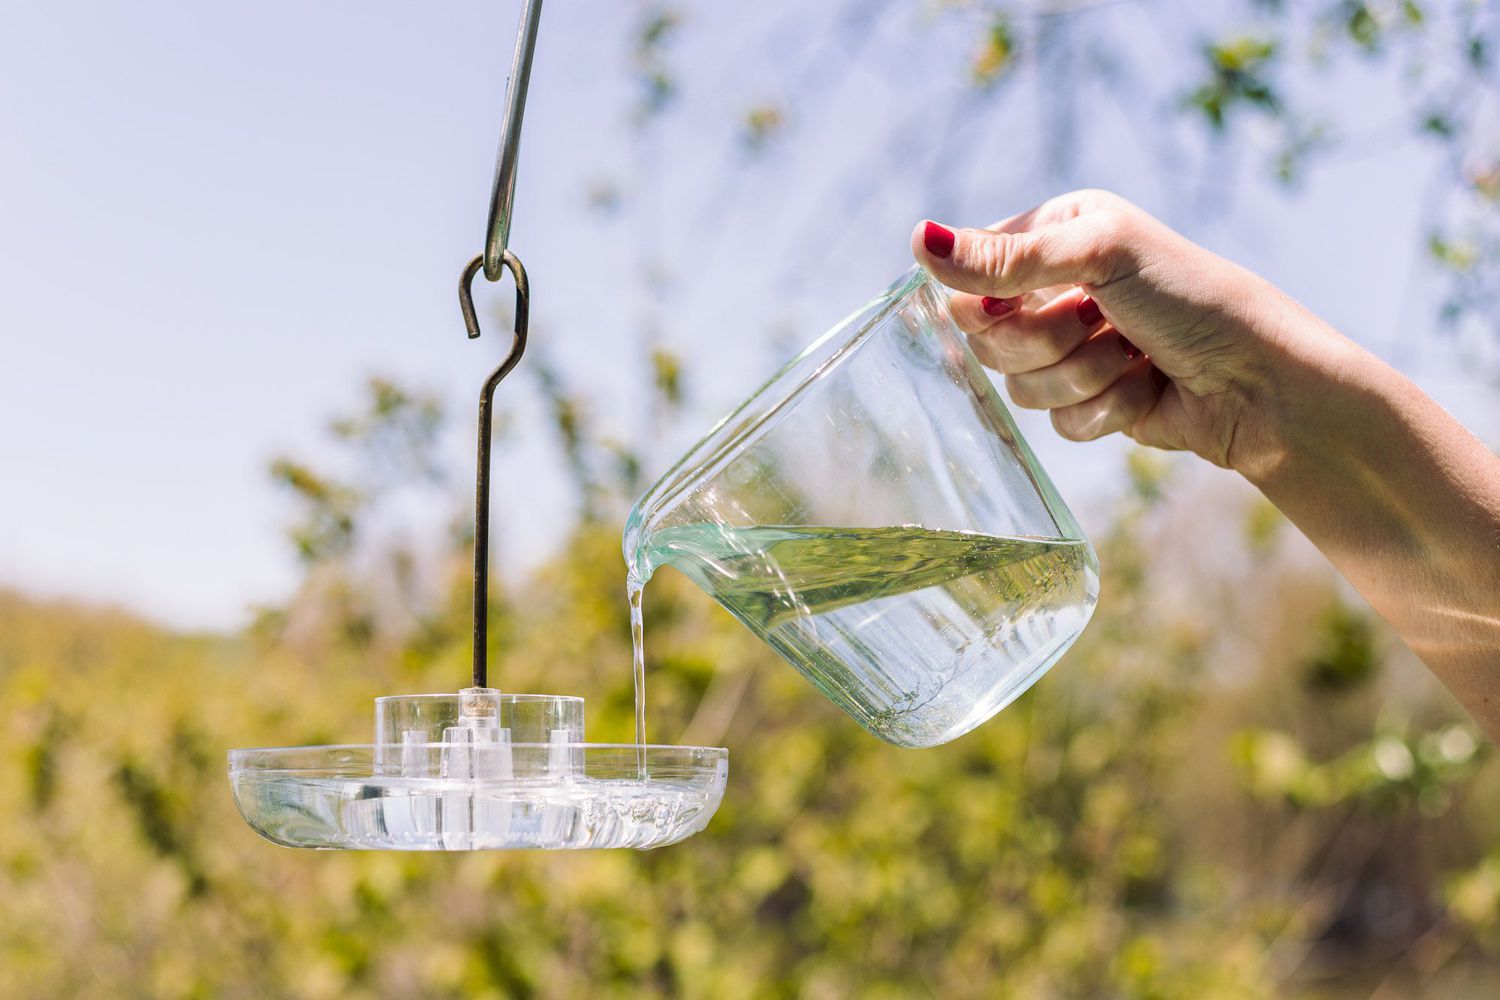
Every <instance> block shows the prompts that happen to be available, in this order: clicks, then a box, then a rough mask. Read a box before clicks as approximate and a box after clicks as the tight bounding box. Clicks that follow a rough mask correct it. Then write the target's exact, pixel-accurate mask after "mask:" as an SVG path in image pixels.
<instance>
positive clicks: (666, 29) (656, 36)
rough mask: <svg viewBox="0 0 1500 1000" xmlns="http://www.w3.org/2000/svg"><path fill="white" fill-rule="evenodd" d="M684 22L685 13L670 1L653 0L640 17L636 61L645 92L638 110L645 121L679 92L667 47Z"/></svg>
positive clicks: (670, 101) (658, 111)
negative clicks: (654, 0)
mask: <svg viewBox="0 0 1500 1000" xmlns="http://www.w3.org/2000/svg"><path fill="white" fill-rule="evenodd" d="M680 26H681V15H680V14H679V13H678V11H677V9H676V7H674V6H672V5H669V4H661V3H653V4H651V5H650V6H649V7H648V8H647V10H646V12H645V15H644V16H643V17H642V19H641V21H640V26H639V28H638V29H637V32H636V41H635V52H634V63H635V74H636V80H637V82H638V84H639V87H640V94H641V96H640V102H639V105H638V110H637V114H638V118H639V120H640V121H642V122H646V121H650V120H651V119H652V118H655V117H656V116H657V115H660V114H661V113H662V112H663V111H665V110H666V109H667V107H668V106H669V105H670V104H671V103H672V100H673V99H674V98H675V97H676V96H677V87H678V83H677V77H676V75H675V74H674V73H673V71H672V69H671V66H670V64H669V62H668V60H667V50H668V48H669V47H670V45H671V42H672V39H673V37H674V36H675V35H676V33H677V30H678V28H679V27H680Z"/></svg>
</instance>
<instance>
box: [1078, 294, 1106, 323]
mask: <svg viewBox="0 0 1500 1000" xmlns="http://www.w3.org/2000/svg"><path fill="white" fill-rule="evenodd" d="M1076 308H1077V309H1078V322H1080V323H1082V324H1083V325H1084V326H1093V325H1094V324H1095V323H1097V322H1099V321H1100V320H1101V319H1103V318H1104V313H1102V312H1100V311H1099V303H1097V302H1095V301H1094V300H1093V299H1092V298H1090V297H1089V296H1087V295H1085V296H1084V297H1083V298H1081V299H1079V300H1078V305H1077V307H1076Z"/></svg>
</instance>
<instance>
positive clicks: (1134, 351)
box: [1120, 337, 1141, 361]
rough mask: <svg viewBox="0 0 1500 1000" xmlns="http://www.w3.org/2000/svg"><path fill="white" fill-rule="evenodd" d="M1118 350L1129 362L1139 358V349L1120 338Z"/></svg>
mask: <svg viewBox="0 0 1500 1000" xmlns="http://www.w3.org/2000/svg"><path fill="white" fill-rule="evenodd" d="M1120 350H1122V351H1124V352H1125V356H1126V357H1127V358H1129V359H1130V360H1131V361H1134V360H1135V359H1136V358H1138V357H1140V356H1141V349H1140V348H1139V347H1136V346H1135V345H1134V344H1132V343H1131V342H1130V341H1128V340H1126V339H1125V338H1124V337H1121V338H1120Z"/></svg>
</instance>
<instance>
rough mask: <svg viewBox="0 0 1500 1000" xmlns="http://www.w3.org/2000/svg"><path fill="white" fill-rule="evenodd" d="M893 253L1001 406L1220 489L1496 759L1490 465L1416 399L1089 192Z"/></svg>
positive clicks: (1499, 473) (1272, 292) (1499, 716)
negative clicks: (1310, 560)
mask: <svg viewBox="0 0 1500 1000" xmlns="http://www.w3.org/2000/svg"><path fill="white" fill-rule="evenodd" d="M912 252H913V253H914V254H915V255H916V258H917V260H918V262H919V263H921V264H922V265H924V266H925V267H927V268H929V269H930V270H931V271H932V273H933V274H934V275H935V276H936V277H937V278H938V280H940V281H941V282H943V284H945V285H947V286H949V287H950V288H952V289H953V290H954V294H953V296H952V305H953V314H954V316H955V317H956V319H957V321H958V325H959V326H960V327H961V328H963V330H964V331H965V332H966V333H967V334H968V335H969V343H970V345H971V346H972V347H973V349H974V353H975V355H976V356H977V357H978V358H979V360H980V361H981V362H983V363H984V364H985V365H987V366H989V367H990V368H993V369H995V370H997V371H1000V372H1003V373H1004V374H1005V384H1006V388H1007V390H1008V391H1009V393H1010V396H1011V398H1012V399H1013V400H1014V401H1015V403H1016V405H1018V406H1023V407H1028V408H1032V409H1046V410H1050V411H1051V415H1052V424H1053V426H1054V427H1056V428H1057V430H1058V432H1059V433H1060V434H1062V435H1063V436H1064V437H1066V438H1070V439H1073V440H1076V441H1086V440H1091V439H1093V438H1098V437H1102V436H1103V435H1105V434H1110V433H1116V432H1118V433H1123V434H1126V435H1128V436H1129V437H1131V438H1133V439H1134V440H1136V441H1137V442H1139V443H1140V444H1143V445H1149V446H1153V447H1157V448H1169V449H1180V450H1187V451H1192V452H1194V453H1196V454H1198V455H1200V456H1202V457H1203V458H1206V459H1208V460H1209V461H1211V462H1213V463H1214V464H1216V465H1220V466H1224V467H1226V468H1230V469H1233V470H1235V471H1236V472H1239V473H1240V474H1241V475H1243V476H1244V477H1245V478H1246V479H1248V480H1249V481H1250V482H1251V483H1253V484H1254V485H1255V486H1256V487H1257V488H1258V489H1260V491H1261V492H1262V493H1264V494H1265V496H1266V497H1267V498H1268V499H1269V500H1270V501H1271V502H1272V503H1273V504H1275V505H1276V506H1277V507H1278V508H1279V509H1280V510H1281V511H1282V513H1284V514H1285V515H1286V516H1287V517H1288V518H1289V519H1290V520H1291V521H1292V522H1293V523H1294V524H1296V525H1297V527H1298V528H1300V529H1301V530H1302V531H1303V532H1304V533H1305V534H1306V535H1307V537H1308V538H1310V539H1311V540H1312V541H1313V543H1314V544H1315V545H1317V546H1318V548H1319V549H1320V550H1322V552H1323V553H1324V555H1326V556H1327V557H1328V559H1329V560H1330V561H1332V562H1333V564H1334V565H1335V566H1336V567H1337V568H1338V569H1339V571H1340V572H1341V573H1343V574H1344V576H1345V577H1346V578H1348V580H1349V581H1350V582H1351V583H1352V584H1353V585H1354V586H1355V587H1356V588H1357V589H1358V590H1359V592H1360V593H1361V594H1362V595H1364V597H1365V599H1366V600H1368V601H1369V602H1370V604H1371V606H1372V607H1373V608H1374V609H1375V610H1376V611H1377V612H1378V613H1379V614H1380V615H1381V616H1382V617H1384V618H1385V619H1386V621H1388V622H1390V624H1391V625H1392V626H1393V627H1394V628H1395V630H1396V632H1397V633H1398V634H1399V635H1400V636H1401V638H1402V639H1403V640H1404V641H1405V642H1406V644H1407V645H1408V646H1410V647H1411V649H1412V651H1413V652H1415V653H1416V655H1417V656H1418V657H1420V658H1421V660H1422V662H1424V663H1425V664H1426V665H1427V666H1428V667H1429V668H1430V669H1431V670H1432V672H1433V673H1434V674H1436V675H1437V676H1438V677H1439V678H1440V679H1441V680H1442V682H1443V683H1444V684H1445V685H1447V687H1448V689H1449V690H1450V691H1452V692H1453V694H1454V695H1455V696H1456V697H1457V698H1458V700H1459V701H1460V702H1462V703H1463V705H1464V706H1465V707H1466V708H1467V709H1468V711H1469V712H1470V714H1472V715H1473V716H1474V718H1475V720H1477V721H1478V723H1479V724H1480V726H1481V727H1483V729H1484V731H1485V732H1486V734H1488V736H1489V737H1490V739H1491V740H1500V458H1497V456H1496V455H1495V454H1494V453H1492V452H1491V451H1490V450H1489V449H1488V448H1486V447H1485V446H1484V445H1483V444H1482V443H1481V442H1480V441H1479V440H1478V439H1477V438H1476V437H1474V435H1472V434H1470V433H1469V432H1468V431H1467V430H1465V429H1464V427H1463V426H1462V425H1461V424H1459V423H1458V422H1457V421H1456V420H1454V419H1453V418H1452V417H1451V416H1450V415H1449V414H1448V413H1447V412H1446V411H1445V410H1444V409H1443V408H1442V407H1441V406H1439V405H1438V404H1437V403H1436V402H1435V401H1433V400H1432V398H1431V397H1429V396H1427V395H1426V394H1425V393H1423V392H1422V390H1420V389H1418V388H1417V387H1416V385H1414V384H1413V383H1412V382H1411V381H1410V380H1408V379H1407V378H1406V377H1405V376H1403V375H1401V374H1400V373H1399V372H1397V371H1396V370H1395V369H1393V368H1391V367H1390V366H1389V365H1387V364H1385V363H1384V362H1383V361H1381V360H1380V359H1379V358H1377V357H1375V356H1374V355H1373V354H1371V353H1369V352H1368V351H1366V350H1364V349H1363V348H1361V347H1360V346H1359V345H1357V344H1355V343H1354V342H1353V341H1351V340H1350V339H1349V338H1347V337H1345V336H1344V335H1343V334H1341V333H1339V332H1338V331H1337V330H1335V329H1333V328H1332V327H1331V326H1329V325H1328V324H1327V323H1325V322H1323V321H1322V320H1321V319H1319V318H1318V317H1317V316H1315V315H1314V314H1313V313H1311V312H1310V311H1308V310H1307V309H1306V308H1304V307H1303V306H1302V305H1300V304H1299V303H1297V302H1296V301H1294V300H1293V299H1291V298H1290V297H1289V296H1287V295H1286V294H1284V293H1283V292H1281V291H1280V290H1279V289H1277V288H1276V287H1275V286H1273V285H1271V284H1270V283H1269V282H1267V281H1265V280H1264V279H1262V278H1260V277H1258V276H1257V275H1255V274H1252V273H1251V272H1249V271H1247V270H1245V269H1244V268H1242V267H1240V266H1238V265H1236V264H1233V263H1231V262H1230V261H1227V260H1225V259H1223V258H1222V257H1218V256H1216V255H1215V254H1212V253H1210V252H1209V251H1207V250H1205V249H1203V248H1202V247H1199V246H1197V245H1196V244H1194V243H1192V242H1191V241H1189V240H1187V239H1185V238H1184V237H1182V236H1181V235H1179V234H1177V233H1175V232H1173V231H1172V230H1171V229H1169V228H1168V227H1167V226H1165V225H1163V224H1162V223H1161V222H1158V221H1157V220H1156V219H1154V218H1152V217H1151V216H1149V215H1147V214H1146V213H1145V212H1143V211H1141V210H1140V209H1139V208H1136V207H1135V206H1134V205H1132V204H1130V203H1129V202H1127V201H1125V200H1124V199H1122V198H1120V197H1118V196H1116V195H1113V194H1110V193H1108V192H1105V191H1076V192H1073V193H1072V194H1067V195H1063V196H1061V197H1058V198H1054V199H1052V200H1050V201H1047V202H1045V203H1043V204H1042V205H1039V206H1038V207H1036V208H1034V209H1032V210H1031V211H1029V212H1024V213H1022V214H1020V215H1017V216H1013V217H1012V218H1009V219H1006V220H1004V221H1003V222H1000V223H997V224H996V225H994V226H992V227H989V228H988V229H964V228H957V227H950V226H944V225H940V224H938V223H934V222H923V223H920V224H918V226H917V228H916V230H915V232H914V233H913V234H912Z"/></svg>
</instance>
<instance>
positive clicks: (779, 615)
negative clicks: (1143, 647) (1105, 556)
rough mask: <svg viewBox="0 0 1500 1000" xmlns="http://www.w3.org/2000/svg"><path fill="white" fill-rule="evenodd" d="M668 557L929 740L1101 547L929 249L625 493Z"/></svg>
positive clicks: (900, 741) (1046, 645)
mask: <svg viewBox="0 0 1500 1000" xmlns="http://www.w3.org/2000/svg"><path fill="white" fill-rule="evenodd" d="M624 546H625V559H626V562H627V564H628V566H629V572H630V576H631V579H632V582H633V583H634V584H640V583H644V581H645V580H647V579H649V578H650V576H651V575H652V573H653V572H654V571H655V570H656V569H658V568H660V567H662V566H672V567H674V568H675V569H677V570H679V571H681V572H682V573H684V574H686V575H687V576H688V577H689V578H690V579H691V580H692V581H693V582H694V583H696V584H697V585H698V586H699V587H701V588H702V589H703V590H704V591H705V592H707V593H708V594H709V595H710V596H712V597H713V598H714V599H715V600H716V601H718V602H719V603H720V604H721V605H723V607H725V608H726V609H727V610H728V611H729V612H730V613H731V614H733V615H734V616H735V617H736V618H738V619H739V620H740V621H741V622H743V623H744V624H745V625H746V626H748V627H749V628H750V630H751V631H753V632H754V633H755V634H756V635H758V636H759V637H760V638H761V639H762V640H764V641H765V642H766V643H767V644H769V645H770V646H771V647H772V648H773V649H775V650H776V652H778V653H779V654H781V656H782V657H784V658H785V659H786V660H787V662H789V663H790V664H791V665H792V666H794V667H796V668H797V670H799V671H800V672H801V673H802V674H803V675H804V676H806V677H807V679H808V680H810V681H811V682H812V683H813V684H814V685H815V686H816V687H817V688H818V690H820V691H822V692H823V693H824V694H825V695H827V696H828V697H829V698H831V699H832V700H833V701H834V702H835V703H836V704H837V705H838V706H839V707H840V708H842V709H843V710H844V711H845V712H847V713H848V714H849V715H850V716H852V717H853V718H854V720H855V721H856V722H858V723H859V724H860V725H861V726H863V727H864V728H865V729H867V730H869V731H870V732H871V733H873V734H874V735H876V736H878V737H880V738H881V739H883V740H886V741H888V742H890V743H894V744H897V745H899V746H907V747H929V746H936V745H938V744H940V743H946V742H947V741H949V740H952V739H955V738H957V737H959V736H961V735H963V734H964V733H966V732H968V731H969V730H971V729H973V728H974V727H975V726H978V725H979V724H980V723H982V722H984V721H985V720H986V719H989V718H990V717H991V716H993V715H994V714H995V713H996V712H998V711H1000V709H1002V708H1004V707H1005V706H1006V705H1007V704H1009V703H1010V702H1011V701H1012V700H1013V699H1015V698H1016V697H1017V696H1019V695H1020V694H1021V693H1022V692H1023V691H1025V690H1026V689H1027V688H1028V687H1030V686H1031V685H1032V684H1033V683H1034V682H1035V681H1036V680H1037V679H1038V678H1039V677H1041V675H1042V674H1043V673H1045V672H1046V670H1047V668H1048V667H1050V666H1051V665H1052V664H1053V663H1054V662H1055V661H1056V660H1057V658H1058V657H1060V656H1061V655H1062V654H1063V652H1064V651H1065V650H1067V648H1068V647H1069V646H1070V645H1071V644H1072V643H1073V640H1075V639H1076V638H1077V637H1078V635H1079V633H1081V632H1082V631H1083V628H1084V626H1085V625H1086V624H1087V623H1088V620H1089V616H1090V615H1091V614H1092V613H1093V609H1094V604H1095V601H1096V599H1097V597H1098V591H1099V578H1098V570H1099V564H1098V561H1097V559H1096V558H1095V555H1094V551H1093V548H1092V547H1091V546H1090V545H1089V543H1088V540H1087V539H1086V538H1084V536H1083V532H1082V531H1080V530H1079V527H1078V524H1077V522H1076V521H1075V520H1074V519H1073V515H1072V513H1071V512H1069V510H1068V508H1067V506H1066V505H1065V504H1064V503H1063V501H1062V499H1061V497H1059V496H1058V494H1057V491H1056V489H1055V488H1054V487H1053V485H1052V483H1051V481H1050V480H1048V478H1047V475H1046V473H1045V472H1043V471H1042V468H1041V466H1039V465H1038V464H1037V461H1036V458H1035V457H1034V456H1033V455H1032V453H1031V449H1030V448H1029V447H1027V445H1026V442H1025V441H1024V440H1022V438H1021V435H1020V434H1019V433H1018V431H1017V430H1016V425H1015V423H1014V421H1012V419H1011V416H1010V413H1009V412H1008V411H1007V410H1006V408H1005V404H1004V403H1002V402H1001V400H1000V397H999V395H998V394H997V393H996V391H995V388H994V386H993V385H992V384H991V383H990V380H989V378H988V377H987V376H986V375H985V374H984V372H983V370H982V369H981V368H980V366H979V362H978V361H977V360H976V359H975V357H974V355H973V353H972V352H971V351H970V350H969V347H968V344H967V342H966V341H965V339H964V336H963V334H962V332H961V331H960V330H959V329H958V327H957V326H956V325H955V324H954V322H953V317H952V314H951V313H950V312H949V309H948V298H947V294H946V292H944V291H943V290H942V288H941V287H940V286H939V285H938V284H937V283H936V282H935V281H934V280H933V278H932V276H931V275H930V274H928V273H927V272H926V271H924V270H922V269H920V268H919V269H915V270H913V271H912V272H910V273H909V274H907V275H906V276H904V277H903V278H902V279H901V280H900V281H898V282H897V283H896V284H894V285H892V286H891V287H890V288H889V289H887V290H886V292H885V293H884V294H882V295H880V296H879V297H877V298H876V299H875V300H874V301H872V302H870V303H869V304H868V305H866V306H864V307H863V308H862V309H860V310H859V311H858V312H856V313H854V314H853V315H852V316H850V317H849V318H848V319H846V320H844V321H843V322H842V323H840V324H839V325H838V326H836V327H834V329H832V330H830V331H829V332H828V333H826V334H824V335H823V336H822V337H820V338H819V339H818V340H817V341H816V342H814V343H813V344H812V345H811V346H810V347H808V348H807V349H806V350H805V351H803V352H802V353H801V354H800V355H798V356H797V357H796V358H794V359H793V360H792V361H791V362H790V363H789V364H788V365H787V366H786V367H785V368H783V369H782V370H781V371H780V372H779V373H778V374H777V375H776V376H775V377H773V378H772V379H771V380H770V381H769V382H767V383H766V384H765V385H764V386H762V387H761V388H760V390H759V391H757V392H756V393H755V395H753V396H751V397H750V399H749V400H748V401H746V402H745V403H744V404H743V405H742V406H740V407H739V409H737V410H735V411H734V412H733V413H731V414H730V415H729V416H727V417H725V418H724V419H723V420H721V421H720V422H719V423H718V425H717V426H715V427H714V428H713V430H711V431H710V432H709V434H708V436H707V437H705V438H704V439H703V440H702V441H700V442H699V443H698V444H697V445H696V446H695V447H694V448H693V449H692V450H691V451H689V452H688V453H687V454H686V455H685V456H683V458H682V459H681V460H680V461H678V462H677V464H676V465H675V466H673V467H672V469H671V470H670V471H669V472H668V473H667V474H666V475H665V476H663V477H662V479H661V481H660V482H658V483H657V484H656V485H655V486H653V487H652V488H651V489H650V490H649V491H647V493H646V494H645V496H643V497H642V498H641V499H640V501H638V502H637V504H636V506H635V509H634V510H633V511H632V512H631V514H630V518H629V520H628V521H627V523H626V528H625V539H624Z"/></svg>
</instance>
